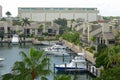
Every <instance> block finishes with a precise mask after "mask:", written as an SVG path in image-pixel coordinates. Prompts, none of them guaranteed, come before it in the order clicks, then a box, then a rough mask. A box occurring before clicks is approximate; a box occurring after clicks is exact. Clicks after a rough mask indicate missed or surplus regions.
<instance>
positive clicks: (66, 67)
mask: <svg viewBox="0 0 120 80" xmlns="http://www.w3.org/2000/svg"><path fill="white" fill-rule="evenodd" d="M55 68H56V69H57V70H58V71H76V70H77V71H87V67H86V60H85V55H84V53H78V56H76V57H75V58H74V59H72V61H71V62H70V63H67V64H61V65H55Z"/></svg>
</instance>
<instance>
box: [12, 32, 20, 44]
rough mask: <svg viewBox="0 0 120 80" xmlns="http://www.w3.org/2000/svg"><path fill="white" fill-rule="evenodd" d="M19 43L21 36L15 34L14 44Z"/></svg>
mask: <svg viewBox="0 0 120 80" xmlns="http://www.w3.org/2000/svg"><path fill="white" fill-rule="evenodd" d="M18 43H19V38H18V35H17V34H14V35H13V37H12V44H18Z"/></svg>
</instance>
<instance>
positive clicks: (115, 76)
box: [93, 66, 120, 80]
mask: <svg viewBox="0 0 120 80" xmlns="http://www.w3.org/2000/svg"><path fill="white" fill-rule="evenodd" d="M119 79H120V67H118V66H117V67H114V68H110V69H107V70H105V71H103V72H102V74H101V76H100V77H98V78H95V79H93V80H119Z"/></svg>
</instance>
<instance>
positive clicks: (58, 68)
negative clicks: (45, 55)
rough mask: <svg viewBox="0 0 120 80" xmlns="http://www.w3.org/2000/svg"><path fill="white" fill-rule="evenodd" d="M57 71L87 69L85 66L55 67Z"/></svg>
mask: <svg viewBox="0 0 120 80" xmlns="http://www.w3.org/2000/svg"><path fill="white" fill-rule="evenodd" d="M55 68H56V69H57V70H58V71H87V70H86V68H75V67H55Z"/></svg>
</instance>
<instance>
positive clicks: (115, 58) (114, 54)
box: [105, 46, 120, 67]
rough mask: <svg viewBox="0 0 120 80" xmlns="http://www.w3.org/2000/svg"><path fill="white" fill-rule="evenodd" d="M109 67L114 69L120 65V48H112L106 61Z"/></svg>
mask: <svg viewBox="0 0 120 80" xmlns="http://www.w3.org/2000/svg"><path fill="white" fill-rule="evenodd" d="M105 61H106V64H107V67H114V66H117V65H119V64H120V62H119V61H120V46H114V47H111V48H110V49H109V50H108V56H107V57H106V59H105Z"/></svg>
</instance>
